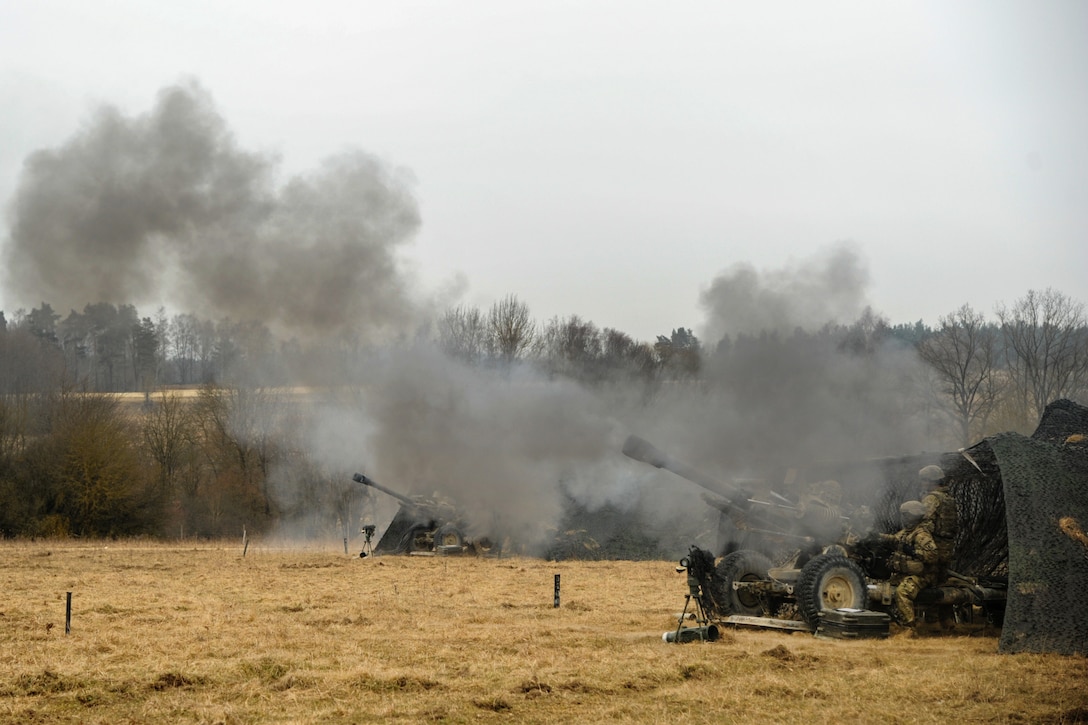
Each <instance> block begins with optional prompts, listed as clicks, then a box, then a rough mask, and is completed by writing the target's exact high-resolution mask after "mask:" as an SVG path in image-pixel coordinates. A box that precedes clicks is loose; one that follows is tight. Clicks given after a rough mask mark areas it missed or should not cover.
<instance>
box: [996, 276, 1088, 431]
mask: <svg viewBox="0 0 1088 725" xmlns="http://www.w3.org/2000/svg"><path fill="white" fill-rule="evenodd" d="M997 316H998V319H999V320H1000V321H1001V331H1002V333H1003V335H1004V341H1005V355H1006V358H1007V364H1008V367H1009V377H1010V381H1011V383H1012V385H1013V386H1014V389H1015V393H1016V395H1017V398H1018V402H1019V404H1020V409H1021V410H1022V411H1023V413H1024V417H1025V420H1024V422H1025V423H1030V422H1031V421H1032V420H1038V418H1039V416H1040V415H1042V413H1043V410H1044V409H1045V408H1046V406H1047V404H1048V403H1050V402H1052V401H1054V400H1057V399H1059V398H1063V397H1070V396H1073V395H1075V394H1077V393H1078V392H1081V391H1083V389H1084V386H1085V384H1086V383H1088V331H1086V324H1085V316H1084V305H1083V303H1080V302H1076V301H1074V300H1073V299H1072V298H1070V297H1068V296H1066V295H1065V294H1063V293H1061V292H1058V291H1056V290H1053V289H1050V288H1047V289H1046V291H1045V292H1036V291H1035V290H1028V293H1027V294H1026V295H1025V296H1024V297H1022V298H1021V299H1019V300H1017V301H1016V302H1015V303H1014V304H1013V306H1012V308H1011V309H1008V308H1005V307H1004V305H1002V306H1001V307H999V308H998V310H997Z"/></svg>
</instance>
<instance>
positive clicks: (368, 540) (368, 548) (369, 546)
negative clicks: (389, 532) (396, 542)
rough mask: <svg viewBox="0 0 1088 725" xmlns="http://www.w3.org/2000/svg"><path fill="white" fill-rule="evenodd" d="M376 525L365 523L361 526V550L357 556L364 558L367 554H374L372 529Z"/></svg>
mask: <svg viewBox="0 0 1088 725" xmlns="http://www.w3.org/2000/svg"><path fill="white" fill-rule="evenodd" d="M375 529H377V527H376V526H375V525H374V524H367V525H366V526H364V527H363V550H362V551H360V552H359V558H360V559H365V558H366V557H368V556H371V555H373V554H374V545H373V541H374V531H375Z"/></svg>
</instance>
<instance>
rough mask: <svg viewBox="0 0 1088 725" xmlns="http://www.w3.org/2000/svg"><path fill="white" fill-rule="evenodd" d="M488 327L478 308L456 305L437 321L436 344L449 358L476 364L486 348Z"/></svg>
mask: <svg viewBox="0 0 1088 725" xmlns="http://www.w3.org/2000/svg"><path fill="white" fill-rule="evenodd" d="M487 336H488V326H487V321H486V320H485V319H484V315H483V313H482V312H480V308H479V307H465V306H463V305H458V306H457V307H453V308H450V309H448V310H446V312H445V313H444V314H443V315H442V319H440V320H439V321H438V344H439V345H441V347H442V350H443V351H444V352H445V353H446V354H447V355H449V356H450V357H453V358H456V359H458V360H462V361H464V362H466V363H469V364H476V363H478V362H479V361H480V359H481V358H482V357H483V354H484V352H485V350H486V348H487Z"/></svg>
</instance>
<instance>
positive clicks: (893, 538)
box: [881, 501, 938, 630]
mask: <svg viewBox="0 0 1088 725" xmlns="http://www.w3.org/2000/svg"><path fill="white" fill-rule="evenodd" d="M925 512H926V508H925V506H924V505H923V504H922V502H921V501H907V502H906V503H904V504H903V505H902V506H900V507H899V516H900V519H901V522H902V525H903V528H902V529H901V530H900V531H899V533H896V534H881V538H882V539H884V540H885V541H887V542H889V543H893V544H894V545H895V551H894V552H893V553H892V555H891V556H890V557H888V568H889V569H891V570H892V572H893V573H894V574H893V577H892V582H893V583H894V584H895V585H896V588H895V610H894V612H893V615H894V617H895V620H896V622H897V623H898V624H900V625H902V626H903V627H907V628H909V629H911V630H913V628H914V600H915V598H916V597H917V596H918V592H920V591H922V590H923V589H925V588H926V587H927V586H930V585H932V584H933V583H934V581H935V575H936V573H937V568H936V567H937V557H938V555H937V544H936V543H935V542H934V541H933V536H932V535H931V534H930V533H929V528H928V527H927V526H926V524H925V521H924V518H925Z"/></svg>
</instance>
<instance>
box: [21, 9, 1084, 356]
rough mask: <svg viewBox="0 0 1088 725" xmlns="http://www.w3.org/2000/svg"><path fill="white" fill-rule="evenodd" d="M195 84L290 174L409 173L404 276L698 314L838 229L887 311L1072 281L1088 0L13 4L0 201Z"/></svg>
mask: <svg viewBox="0 0 1088 725" xmlns="http://www.w3.org/2000/svg"><path fill="white" fill-rule="evenodd" d="M187 78H195V79H197V80H198V81H199V83H200V85H201V86H202V87H203V88H205V89H206V90H207V91H208V92H209V93H210V94H211V96H212V98H213V99H214V102H215V106H216V108H217V110H218V112H219V113H220V114H221V115H222V117H223V119H224V120H225V122H226V124H227V126H228V127H229V129H230V131H231V132H233V134H234V137H235V140H236V142H237V144H238V146H239V147H240V148H242V149H245V150H248V151H254V152H259V153H275V154H277V155H278V156H279V159H280V162H279V163H280V167H279V169H280V173H281V174H282V175H283V176H284V177H286V176H289V175H294V174H300V173H307V172H309V171H310V170H312V169H316V168H318V167H319V166H320V164H321V162H322V160H323V159H325V158H328V157H330V156H334V155H337V154H341V153H343V152H344V151H346V150H351V149H360V150H362V151H365V152H367V153H369V154H373V155H375V156H377V157H379V158H381V159H383V160H384V161H385V162H387V163H388V164H389V165H391V166H393V167H400V168H402V169H404V170H406V171H408V172H410V173H411V175H412V176H414V179H415V181H414V193H415V195H416V197H417V198H418V201H419V211H420V219H421V224H420V226H419V229H418V232H416V233H415V236H414V239H413V241H412V242H411V243H409V244H407V245H406V246H405V247H404V248H403V249H402V250H401V253H402V255H403V256H404V258H405V260H406V261H407V262H408V263H410V265H411V266H412V267H413V268H414V270H415V277H414V279H415V281H416V287H417V290H416V294H419V295H421V296H424V295H434V294H439V293H440V292H441V291H442V290H447V291H448V290H462V291H463V294H462V297H461V298H460V299H461V300H462V301H464V302H467V303H470V304H478V305H480V306H482V307H487V306H489V305H490V304H491V303H492V302H493V301H495V300H496V299H497V298H499V297H501V296H503V295H505V294H507V293H510V292H513V293H515V294H517V295H518V296H519V297H520V298H521V299H522V300H523V301H525V302H526V303H528V305H529V307H530V309H531V311H532V313H533V315H534V316H535V317H537V318H538V319H541V320H544V319H547V318H550V317H552V316H554V315H559V316H565V315H570V314H578V315H580V316H582V317H583V318H586V319H589V320H591V321H593V322H595V323H596V324H597V325H599V326H601V327H606V326H607V327H616V328H619V329H621V330H623V331H626V332H628V333H630V334H632V335H633V336H635V337H637V338H640V339H652V338H653V337H654V336H656V335H658V334H667V333H668V332H669V330H671V329H672V328H675V327H679V326H684V327H692V328H695V329H696V331H697V333H699V332H700V331H702V330H703V329H704V328H705V323H706V317H707V312H706V311H705V310H704V309H703V308H702V307H701V306H700V295H701V294H702V293H703V292H704V291H706V290H708V289H710V288H711V287H712V285H713V284H714V282H715V280H716V279H718V278H720V277H722V276H723V275H725V276H726V277H727V278H728V279H734V278H735V277H736V275H737V270H738V269H739V268H738V266H737V265H750V266H751V268H753V269H754V270H756V271H757V273H759V274H761V275H763V279H764V280H765V283H766V284H769V285H773V284H774V280H776V279H780V278H789V279H794V278H796V276H797V272H798V270H801V271H803V270H805V269H806V268H807V267H808V266H809V265H813V264H816V265H818V264H819V262H818V261H817V260H820V259H822V258H824V257H826V256H827V255H828V254H833V250H834V249H839V247H835V245H836V244H838V243H840V242H844V241H846V242H849V243H851V244H852V245H853V246H852V247H850V248H851V249H853V250H855V252H856V254H857V256H858V258H859V260H860V267H861V268H860V270H858V269H854V270H853V271H854V276H853V277H852V278H851V279H852V280H854V281H858V280H860V285H861V287H862V288H863V289H862V291H863V294H861V295H858V296H854V295H851V296H848V297H849V298H850V299H851V300H853V301H852V303H851V304H857V305H863V304H864V303H866V302H867V303H869V304H871V305H872V306H873V307H874V308H875V309H876V310H877V311H879V312H881V313H883V314H885V315H886V316H888V317H889V318H890V319H891V320H892V321H893V322H910V321H914V320H916V319H919V318H922V319H925V320H926V321H927V322H930V323H932V322H935V321H936V318H937V317H938V316H939V315H942V314H945V313H948V312H950V311H952V310H953V309H955V308H956V307H958V306H960V305H961V304H963V303H965V302H969V303H971V304H972V305H973V306H974V307H975V308H976V309H978V310H980V311H983V312H985V313H987V314H991V313H992V311H993V308H994V305H995V304H996V303H999V302H1012V301H1013V300H1014V299H1016V298H1018V297H1020V296H1022V295H1023V293H1024V292H1026V291H1027V290H1028V289H1031V288H1035V289H1043V288H1046V287H1054V288H1056V289H1059V290H1061V291H1063V292H1065V293H1066V294H1069V295H1071V296H1072V297H1074V298H1076V299H1078V300H1081V301H1088V283H1086V282H1085V279H1086V277H1085V273H1086V271H1088V133H1086V132H1085V131H1084V129H1086V128H1088V4H1085V3H1083V2H1079V1H1078V0H1069V1H1062V2H1056V1H1052V0H1044V1H1042V2H1016V3H1014V2H1000V1H994V0H987V1H986V2H956V3H948V2H904V3H900V2H879V3H874V2H851V3H844V2H827V1H823V2H817V3H812V2H767V3H740V2H734V3H723V2H691V3H672V4H664V3H650V2H642V1H631V0H625V1H623V2H594V3H586V2H579V3H573V2H509V1H505V0H504V1H501V2H437V1H436V2H427V3H423V2H405V1H398V2H364V3H359V2H338V1H333V0H311V2H307V3H297V2H292V3H286V2H269V1H268V0H263V1H261V2H256V1H249V0H245V1H237V2H229V3H223V2H213V1H211V0H207V1H197V0H190V1H188V2H185V3H168V2H151V1H149V0H142V1H137V0H101V1H99V2H95V3H86V2H76V1H74V0H34V2H30V1H29V0H27V1H23V0H5V1H4V2H0V198H2V199H3V200H4V201H5V202H6V201H7V200H8V199H10V198H11V196H12V194H13V193H14V191H15V190H16V188H17V186H18V183H19V175H20V170H21V167H22V163H23V161H24V159H25V158H26V157H27V155H28V154H30V153H31V152H32V151H34V150H36V149H41V148H56V147H60V146H62V145H63V144H65V143H66V142H67V141H68V140H69V139H70V138H71V137H72V136H73V135H74V134H76V133H77V132H78V131H79V130H80V129H81V128H82V127H85V126H86V124H87V123H88V119H89V118H90V114H91V112H92V110H93V109H94V108H96V107H97V106H99V105H101V104H110V105H114V106H116V107H117V108H119V109H120V110H121V112H122V113H124V114H128V115H132V116H136V115H141V114H146V113H147V112H148V111H149V110H150V109H151V107H152V106H153V105H154V104H155V100H156V96H157V94H158V92H159V90H160V89H162V88H163V87H165V86H169V85H172V84H176V83H178V82H180V81H183V80H185V79H187ZM7 236H8V232H7V231H6V229H5V230H4V231H3V232H2V233H0V237H3V238H5V239H6V238H7ZM829 250H830V251H829ZM816 289H819V287H818V286H817V287H816ZM10 297H11V295H10V294H8V291H7V290H4V289H0V303H2V308H3V309H6V310H9V311H10V310H12V309H14V308H16V307H20V306H23V307H31V306H35V305H37V304H38V303H39V302H40V301H41V300H35V299H30V300H25V299H11V298H10ZM94 301H97V300H87V302H94ZM144 304H148V305H150V307H148V308H145V307H144V306H143V305H144ZM153 306H154V303H153V302H151V301H149V302H144V303H143V304H142V305H141V312H144V313H145V314H149V313H150V312H152V311H153V310H152V309H151V308H153ZM839 313H840V314H844V315H849V314H851V311H850V310H849V309H847V310H841V309H840V310H839Z"/></svg>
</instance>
